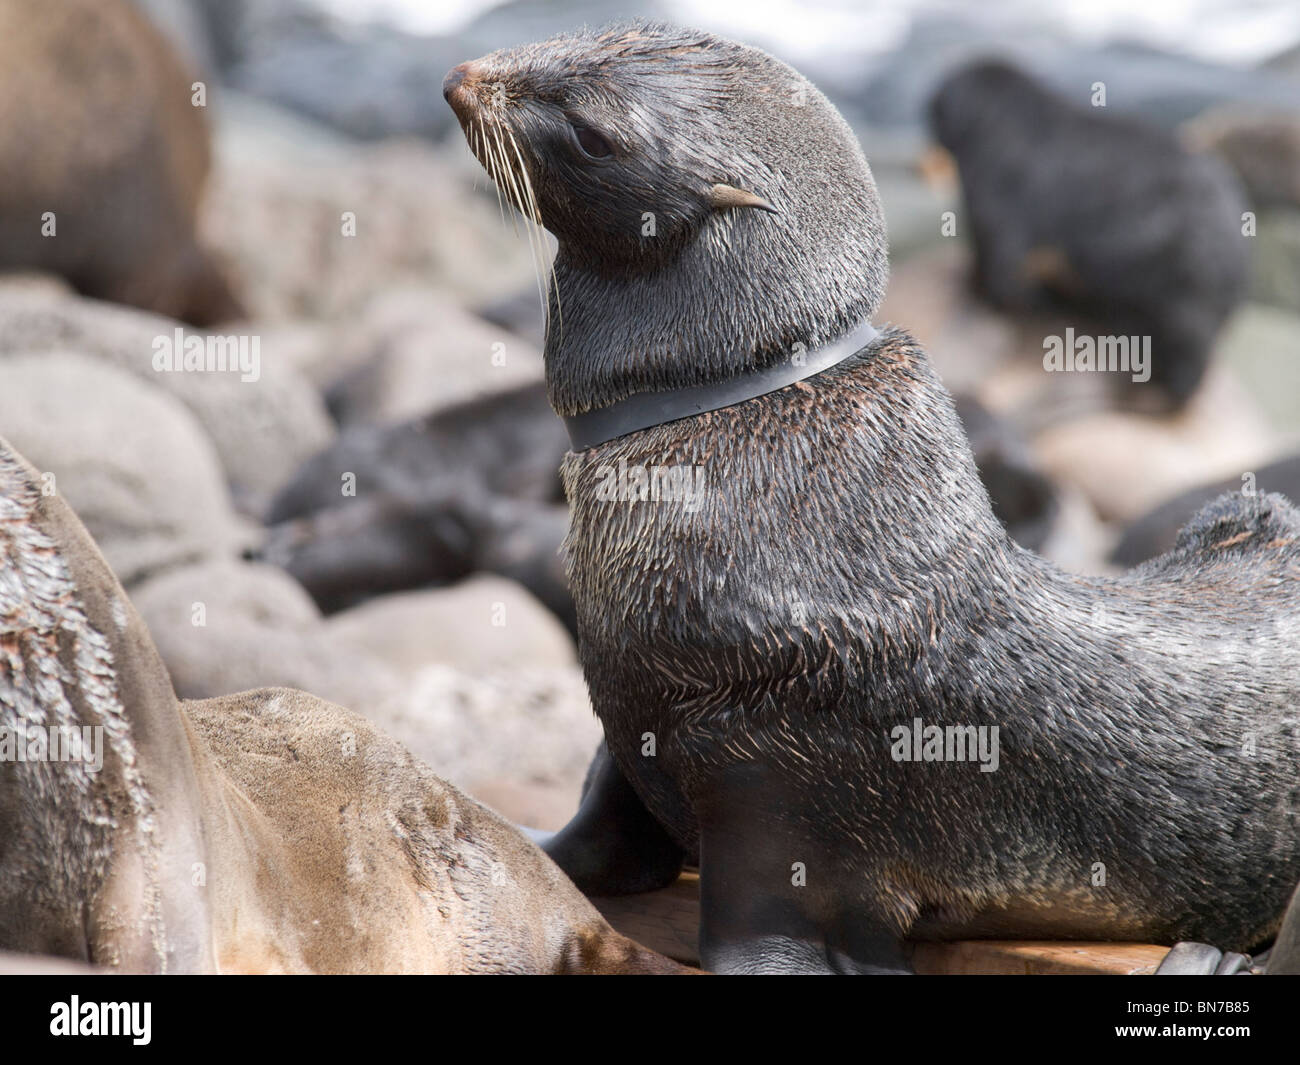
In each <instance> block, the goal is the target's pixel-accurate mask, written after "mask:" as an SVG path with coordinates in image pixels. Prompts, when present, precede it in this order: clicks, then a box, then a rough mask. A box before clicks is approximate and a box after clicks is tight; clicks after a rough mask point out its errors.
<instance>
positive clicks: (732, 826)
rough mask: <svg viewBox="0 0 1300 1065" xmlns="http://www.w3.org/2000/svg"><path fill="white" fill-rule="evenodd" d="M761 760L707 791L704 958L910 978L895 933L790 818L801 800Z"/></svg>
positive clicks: (730, 969) (725, 965)
mask: <svg viewBox="0 0 1300 1065" xmlns="http://www.w3.org/2000/svg"><path fill="white" fill-rule="evenodd" d="M784 787H785V785H784V784H783V783H782V781H781V780H780V779H779V778H778V777H777V776H776V775H775V774H773V773H772V772H771V771H769V770H768V769H767V767H765V766H763V765H762V764H759V763H747V764H745V765H736V766H731V767H729V768H727V769H726V770H724V771H723V774H722V775H721V777H720V779H718V780H715V781H712V782H710V784H709V785H708V786H707V787H706V788H705V789H704V794H703V795H702V798H701V801H700V802H699V804H698V806H697V812H698V814H699V819H700V960H701V966H702V967H703V968H704V969H707V970H709V971H710V972H717V973H806V974H818V973H821V974H832V973H863V974H871V973H876V974H884V973H891V974H908V973H910V972H911V971H912V970H911V967H910V965H909V963H908V961H907V958H906V956H905V954H904V951H903V946H902V943H901V941H900V940H899V938H898V936H897V935H896V934H894V933H893V932H891V931H890V930H889V929H886V928H883V927H881V926H880V924H879V921H878V919H876V918H874V917H872V916H871V911H870V907H868V906H865V905H862V904H861V902H862V900H861V898H859V897H858V896H857V895H856V894H854V893H853V889H852V888H851V887H850V888H849V890H848V892H846V890H845V886H846V884H847V883H849V881H848V879H847V878H845V877H844V875H843V870H842V868H841V867H840V865H839V863H838V862H837V861H836V860H835V859H834V858H833V857H829V856H827V855H826V854H825V852H824V851H822V850H821V849H820V848H818V847H817V846H816V842H815V841H814V840H812V839H810V838H808V836H807V834H806V832H805V830H804V829H803V827H802V825H801V823H800V821H799V820H798V819H796V818H794V817H790V816H787V812H788V811H794V810H797V809H798V796H796V795H793V794H788V795H783V794H782V791H783V788H784Z"/></svg>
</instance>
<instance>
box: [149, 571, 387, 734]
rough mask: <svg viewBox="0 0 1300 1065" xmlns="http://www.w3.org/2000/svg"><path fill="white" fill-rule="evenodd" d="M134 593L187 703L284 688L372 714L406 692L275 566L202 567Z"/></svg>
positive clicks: (178, 692)
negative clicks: (323, 623) (327, 626)
mask: <svg viewBox="0 0 1300 1065" xmlns="http://www.w3.org/2000/svg"><path fill="white" fill-rule="evenodd" d="M131 598H132V601H133V602H134V603H135V605H136V609H137V610H139V611H140V614H141V616H142V617H143V618H144V619H145V623H146V624H147V625H148V626H149V631H150V632H151V633H152V634H153V638H154V643H155V644H157V646H158V650H159V653H160V654H161V655H162V657H163V661H165V662H166V663H167V668H168V669H169V670H170V671H171V674H172V681H173V683H174V684H175V686H176V692H177V694H178V695H180V696H181V697H182V698H184V699H205V698H208V697H210V696H216V695H227V694H230V693H232V692H238V691H244V690H246V689H249V688H262V687H276V686H281V687H292V688H300V689H302V690H303V691H308V692H311V693H312V694H313V695H318V696H320V697H321V698H322V699H328V700H330V701H331V702H337V703H342V704H344V705H348V706H352V707H354V708H355V709H356V710H357V711H358V712H360V713H367V712H368V711H369V710H370V709H371V708H372V707H373V706H375V705H376V704H378V703H379V702H382V701H383V700H384V699H388V698H392V697H394V695H395V694H396V693H397V692H398V690H399V686H400V685H399V680H398V677H397V675H396V674H395V672H394V671H392V670H390V669H388V668H386V667H385V666H384V664H383V663H381V662H379V661H377V660H375V659H373V658H371V657H369V656H367V655H366V654H365V653H364V652H362V651H361V650H360V649H359V648H355V647H350V646H347V645H346V644H345V643H344V642H343V641H340V640H335V639H332V638H331V637H330V636H329V634H328V633H326V632H324V631H323V630H321V628H320V626H319V614H318V612H317V610H316V607H315V604H313V603H312V601H311V597H310V596H308V595H307V593H306V592H304V591H303V590H302V588H301V587H299V585H298V584H297V582H295V581H294V580H293V579H292V578H291V577H289V576H287V575H286V574H285V573H283V572H282V571H281V570H279V569H276V568H275V567H274V566H264V565H258V564H256V563H247V562H237V561H223V562H215V563H209V564H205V565H200V566H193V567H189V568H186V569H182V570H177V571H175V572H173V573H168V574H164V575H163V576H161V577H158V578H157V579H155V580H152V581H149V582H148V583H146V584H144V585H142V586H140V587H138V588H136V589H134V590H133V592H132V596H131ZM200 622H201V624H200Z"/></svg>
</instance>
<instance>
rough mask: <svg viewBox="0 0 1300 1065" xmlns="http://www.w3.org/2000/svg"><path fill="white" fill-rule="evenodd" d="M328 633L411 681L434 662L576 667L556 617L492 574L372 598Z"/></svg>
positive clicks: (471, 666) (340, 617)
mask: <svg viewBox="0 0 1300 1065" xmlns="http://www.w3.org/2000/svg"><path fill="white" fill-rule="evenodd" d="M324 630H325V632H327V633H329V634H331V635H333V636H335V637H338V638H339V639H341V640H343V641H345V642H347V643H348V644H350V645H351V646H354V647H360V648H363V649H364V650H366V651H367V652H369V653H370V654H371V655H373V656H374V657H376V658H378V659H381V660H383V661H384V662H385V663H386V664H387V665H389V666H391V667H393V668H394V669H398V670H401V671H402V672H403V673H405V674H407V675H411V676H413V675H414V674H415V673H417V672H418V671H419V670H421V669H423V668H424V667H426V666H428V665H430V664H433V663H441V664H443V665H449V666H455V667H456V668H457V669H460V670H462V671H464V672H467V673H472V674H476V675H477V674H482V673H490V672H493V671H495V670H503V671H504V670H510V669H529V668H535V667H542V668H545V667H554V666H572V665H575V664H576V663H577V655H576V653H575V651H574V647H573V641H572V640H570V639H569V635H568V633H567V632H565V630H564V627H563V626H562V625H561V624H560V623H559V621H557V620H556V618H555V617H554V615H552V614H551V612H550V611H548V610H546V609H545V608H544V607H543V606H542V605H541V604H540V603H538V602H537V600H535V599H534V598H533V597H532V596H531V595H529V594H528V592H527V591H525V590H524V589H523V588H522V587H520V586H519V585H518V584H516V583H515V582H514V581H509V580H506V579H504V578H502V577H494V576H489V575H487V574H479V575H476V576H473V577H470V578H469V579H468V580H464V581H461V582H460V583H459V584H455V585H452V586H451V587H449V588H437V589H430V590H426V591H416V592H402V593H398V594H395V595H385V596H380V597H379V598H377V599H371V600H370V601H369V602H366V603H363V604H361V605H360V606H356V607H353V608H352V609H350V610H345V611H343V612H341V613H339V614H335V615H333V616H332V617H330V618H329V619H328V621H326V622H325V625H324Z"/></svg>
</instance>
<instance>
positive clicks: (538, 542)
mask: <svg viewBox="0 0 1300 1065" xmlns="http://www.w3.org/2000/svg"><path fill="white" fill-rule="evenodd" d="M565 448H566V438H565V433H564V427H563V426H562V425H561V424H560V422H559V420H558V419H557V418H556V417H555V413H554V412H553V411H552V410H551V407H550V404H549V403H548V402H547V400H546V388H545V386H544V385H543V384H542V383H541V382H538V383H536V384H528V385H523V386H521V387H519V388H514V389H510V390H508V391H505V392H501V393H498V394H496V395H491V396H485V397H482V398H479V399H473V400H469V401H467V402H465V403H458V404H456V405H454V406H452V407H448V408H446V409H445V410H440V411H436V412H434V413H433V414H430V415H427V416H425V417H421V418H414V419H411V420H410V421H404V422H399V423H396V424H393V425H357V426H352V427H350V428H348V429H345V430H344V432H343V433H342V434H341V435H340V437H339V439H338V440H337V441H335V442H334V443H333V444H332V445H331V446H330V447H328V448H326V449H325V450H323V451H321V452H318V453H317V454H316V455H313V456H312V457H311V458H310V459H308V460H307V462H305V463H303V465H302V466H301V467H300V468H299V469H298V471H297V472H296V473H295V474H294V476H293V478H292V479H291V480H290V482H289V483H288V484H287V485H285V486H284V488H283V489H281V491H280V492H279V494H278V495H277V496H276V498H275V499H274V500H273V501H272V503H271V506H270V509H269V510H268V512H267V522H268V523H269V524H270V525H271V526H272V528H271V529H270V530H269V531H268V534H267V539H266V543H265V545H264V546H263V548H262V551H261V555H262V557H263V558H265V559H266V560H267V561H269V562H273V563H275V564H276V565H279V566H282V567H283V568H284V569H286V570H287V571H288V572H289V573H291V574H292V575H293V576H294V577H295V578H296V579H297V580H298V581H299V582H300V583H301V584H302V585H303V587H305V588H306V589H307V590H308V591H309V592H310V593H311V595H312V598H314V599H315V600H316V602H317V604H318V605H319V606H320V608H321V609H322V610H325V611H334V610H340V609H343V608H344V607H347V606H350V605H352V604H354V603H356V602H359V601H361V600H363V599H365V598H367V597H369V596H372V595H378V594H380V593H383V592H390V591H400V590H402V589H406V588H417V587H421V586H425V585H436V584H445V583H449V582H452V581H456V580H460V579H461V578H463V577H466V576H468V575H469V574H470V573H472V572H474V571H475V570H488V571H490V572H493V573H500V574H502V575H503V576H507V577H512V578H513V579H515V580H518V581H520V582H521V583H522V584H523V585H524V586H525V587H527V588H528V589H529V591H531V592H532V593H533V594H534V595H536V596H537V597H538V598H539V599H540V600H541V601H542V602H543V603H544V604H546V606H547V607H549V608H550V609H551V610H552V611H553V612H554V613H555V614H556V615H557V616H558V617H559V618H560V619H561V620H562V621H563V622H564V623H565V624H566V625H567V626H568V627H569V629H570V631H573V628H574V625H575V621H574V615H573V599H572V597H571V596H570V595H569V589H568V584H567V581H566V580H565V576H564V572H563V568H562V566H561V563H560V560H559V548H560V544H561V543H562V542H563V540H564V533H565V530H566V529H567V527H568V512H567V510H566V509H565V507H564V505H563V488H562V486H561V484H560V477H559V467H560V462H561V460H562V459H563V457H564V452H565ZM346 474H351V475H352V476H353V477H354V478H355V488H356V492H355V495H344V494H343V492H342V491H341V484H342V481H341V478H342V477H343V476H344V475H346Z"/></svg>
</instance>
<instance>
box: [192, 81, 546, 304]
mask: <svg viewBox="0 0 1300 1065" xmlns="http://www.w3.org/2000/svg"><path fill="white" fill-rule="evenodd" d="M438 102H439V104H440V105H442V106H444V107H445V106H446V105H445V102H444V101H443V100H442V96H441V93H439V94H438ZM218 123H219V125H218V131H217V132H218V136H217V147H218V150H217V166H216V168H215V170H214V172H213V180H212V183H211V188H210V192H209V196H208V198H207V201H206V203H205V215H204V218H203V220H202V228H203V230H204V233H205V235H206V239H207V240H208V242H209V243H210V244H211V245H212V246H213V247H215V248H217V249H218V250H219V251H220V252H221V254H222V255H223V256H224V257H225V259H226V260H227V261H229V262H230V263H232V264H233V267H234V269H235V270H236V272H237V273H238V275H239V276H240V278H241V279H242V281H243V290H244V291H245V292H246V298H247V303H248V307H249V311H250V314H251V315H252V316H253V317H254V318H257V319H271V320H285V319H295V318H302V317H317V318H328V319H331V320H338V321H347V320H348V319H349V318H350V316H353V315H355V314H356V313H358V311H359V310H360V308H362V307H364V306H365V304H366V303H367V302H368V301H369V300H370V299H371V298H372V297H374V296H375V295H376V294H378V293H381V292H385V291H388V290H390V289H393V288H398V287H402V286H403V285H406V284H413V285H416V286H423V287H425V288H426V289H429V290H433V289H437V288H443V289H447V290H449V291H451V292H452V293H454V294H455V295H456V296H457V297H459V298H461V299H464V300H466V301H467V302H469V303H471V304H472V303H476V302H479V301H481V300H483V299H485V298H487V297H488V296H489V295H490V294H492V293H496V292H500V291H501V290H502V289H503V288H514V287H518V286H522V285H523V284H524V283H530V284H531V283H533V281H534V278H535V269H534V267H533V265H532V262H531V260H530V258H529V250H528V242H527V240H525V239H524V237H523V235H522V233H519V234H516V233H515V232H512V229H511V226H510V225H509V224H508V223H506V222H503V220H502V217H501V213H500V211H499V209H498V205H497V203H496V202H495V194H492V193H490V192H488V190H486V189H485V188H483V187H482V186H483V185H484V182H483V181H482V180H478V178H479V177H480V176H481V171H480V174H479V175H476V174H475V173H474V171H473V170H472V169H471V165H470V164H471V162H472V160H471V158H470V156H469V150H468V148H467V147H465V145H464V144H463V141H462V143H461V144H459V145H453V146H452V147H451V148H450V149H448V150H447V151H440V150H439V149H436V148H433V147H431V146H429V145H427V144H423V143H421V142H418V141H413V140H410V141H384V142H381V143H378V144H373V145H363V146H359V145H356V144H354V143H349V142H346V141H340V140H339V139H338V138H337V136H335V135H332V134H331V133H330V132H329V131H328V130H322V129H320V128H319V127H317V126H314V125H312V124H311V123H309V122H304V121H301V120H297V119H295V118H294V117H293V116H287V115H285V114H284V113H283V112H281V111H279V110H277V109H275V108H272V107H268V106H267V105H265V104H260V103H258V102H257V101H255V100H251V99H248V98H246V97H239V96H237V95H235V94H231V93H226V94H224V95H223V97H222V110H221V113H220V114H219V115H218ZM475 165H476V164H475ZM476 180H477V184H478V185H479V186H480V188H479V190H478V191H476V190H475V184H476ZM348 212H350V213H351V214H352V215H354V216H355V235H354V236H348V235H345V218H344V215H345V214H346V213H348Z"/></svg>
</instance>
